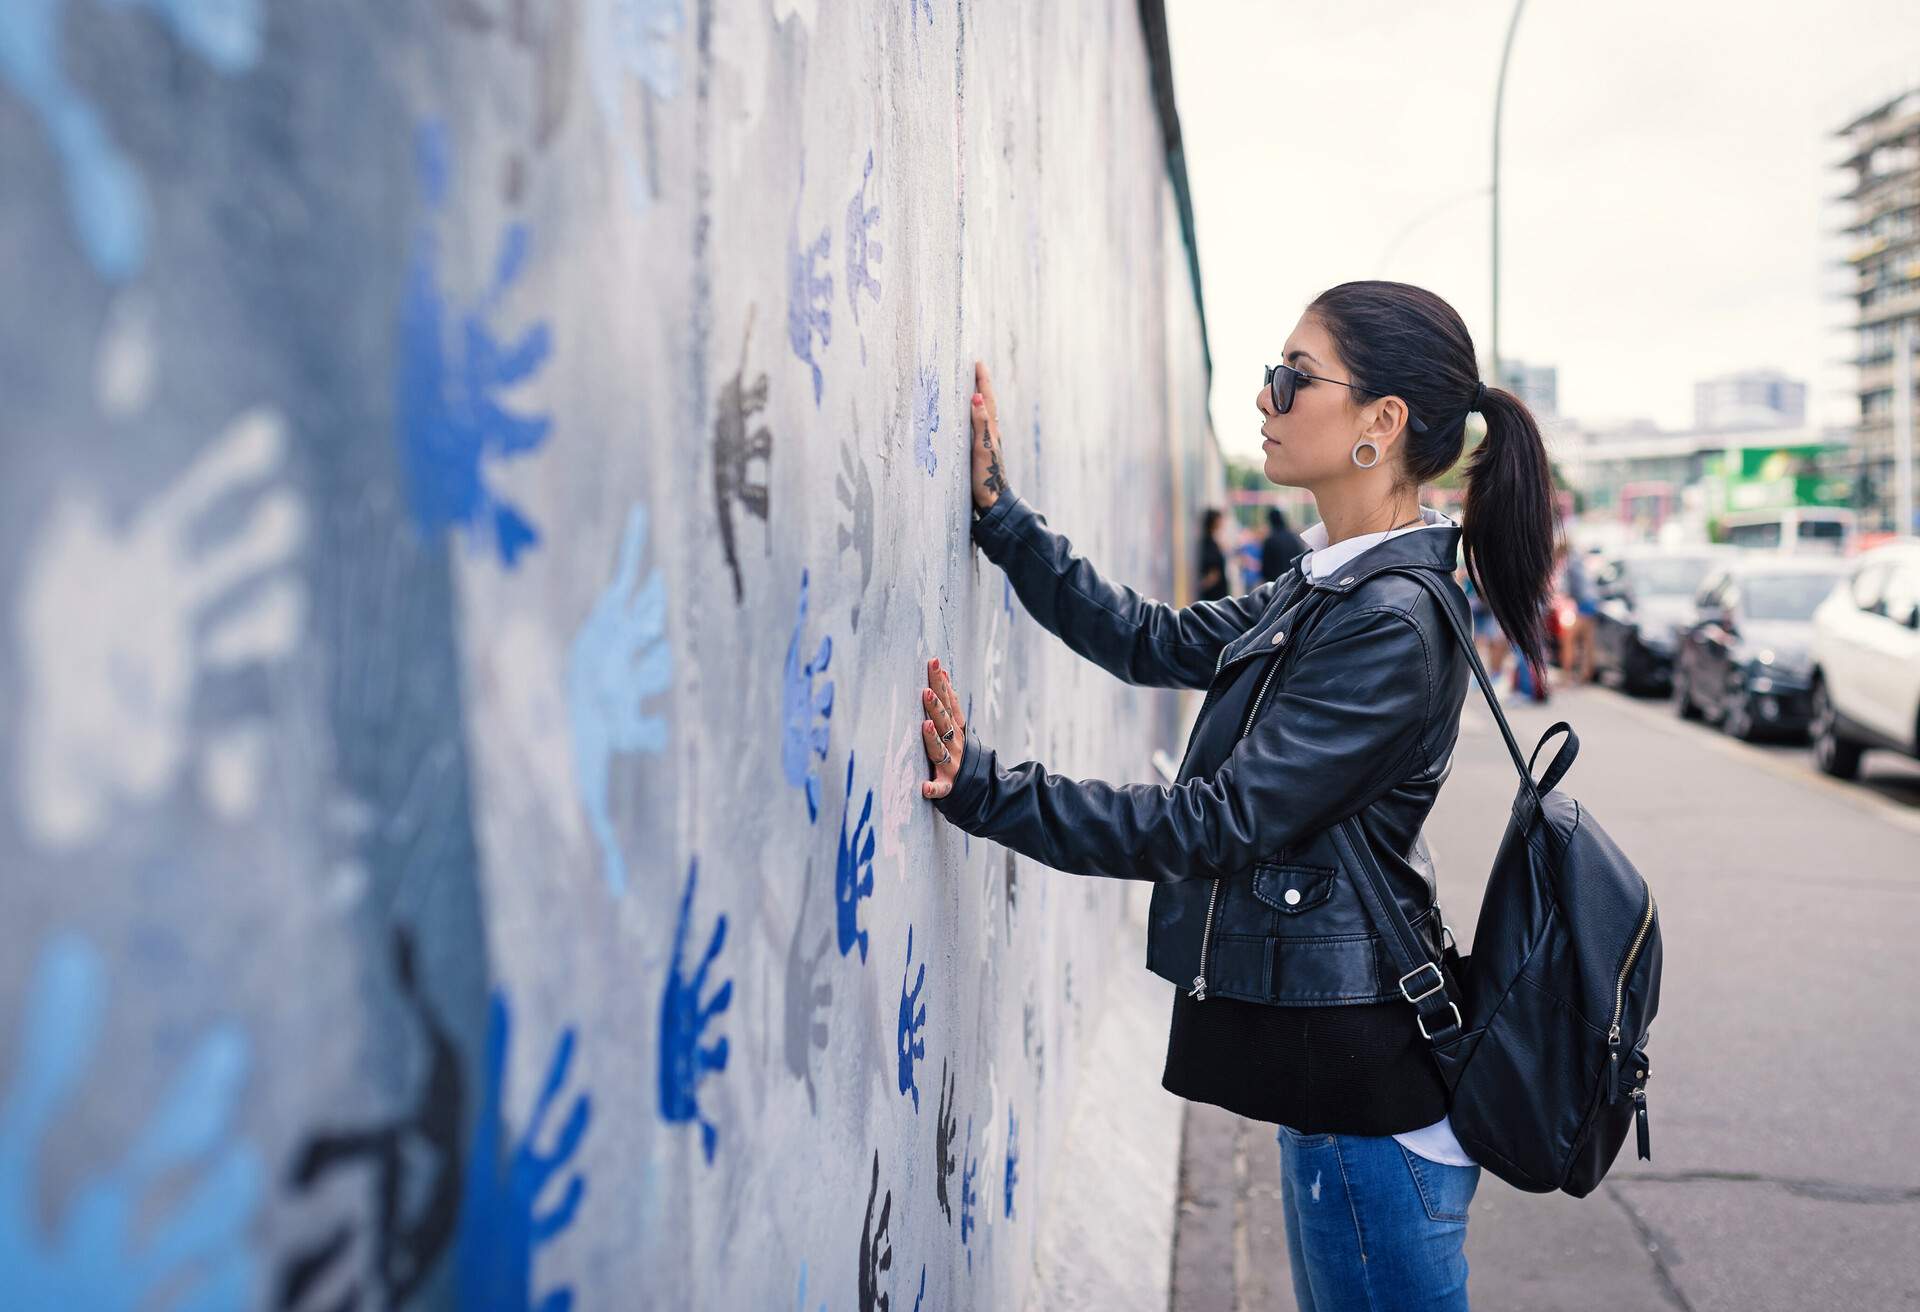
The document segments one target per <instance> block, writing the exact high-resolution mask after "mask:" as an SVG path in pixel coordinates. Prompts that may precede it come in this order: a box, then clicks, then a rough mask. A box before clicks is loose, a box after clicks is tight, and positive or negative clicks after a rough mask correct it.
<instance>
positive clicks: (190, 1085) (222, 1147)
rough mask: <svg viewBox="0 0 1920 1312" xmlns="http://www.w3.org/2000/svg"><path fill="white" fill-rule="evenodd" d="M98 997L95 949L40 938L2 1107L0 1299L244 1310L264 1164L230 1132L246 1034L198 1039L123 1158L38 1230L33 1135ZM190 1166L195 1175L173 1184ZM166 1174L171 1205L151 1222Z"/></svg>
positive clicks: (114, 1309) (67, 1088) (109, 1308)
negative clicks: (164, 1301) (154, 1302)
mask: <svg viewBox="0 0 1920 1312" xmlns="http://www.w3.org/2000/svg"><path fill="white" fill-rule="evenodd" d="M105 1007H106V969H105V966H104V965H103V964H102V962H101V960H100V956H99V954H98V953H96V952H95V951H94V950H93V948H92V947H91V946H89V945H88V944H87V943H86V942H85V941H84V940H82V939H79V938H77V937H72V936H66V935H63V936H60V937H57V938H55V939H53V940H52V941H51V942H49V943H48V944H47V946H46V947H45V948H44V949H43V950H42V951H41V954H40V960H39V963H38V965H37V967H36V968H35V971H34V977H33V984H32V989H31V992H30V994H29V996H28V1000H27V1012H26V1018H25V1020H24V1022H23V1024H22V1025H21V1027H20V1039H19V1045H18V1047H17V1049H16V1052H15V1063H14V1071H13V1081H12V1086H11V1089H10V1090H9V1092H8V1094H7V1096H6V1101H5V1103H4V1104H0V1307H8V1308H61V1309H65V1308H85V1309H87V1312H96V1310H97V1312H133V1309H136V1308H144V1307H146V1306H148V1305H149V1302H150V1300H151V1298H152V1297H153V1295H154V1294H155V1292H156V1291H160V1290H165V1291H168V1292H169V1293H170V1294H171V1295H172V1297H173V1303H172V1305H173V1306H179V1307H192V1308H201V1309H208V1310H209V1312H226V1310H227V1309H233V1310H234V1312H238V1309H241V1308H245V1307H251V1306H253V1305H254V1302H255V1298H256V1296H257V1294H258V1292H259V1291H258V1289H257V1287H256V1285H257V1277H258V1265H257V1263H256V1261H255V1259H254V1255H253V1253H252V1252H251V1251H250V1250H249V1248H248V1246H247V1242H246V1230H247V1226H248V1224H249V1223H250V1221H251V1219H252V1216H253V1213H254V1209H255V1208H256V1207H257V1206H258V1203H259V1199H260V1183H261V1171H260V1162H259V1159H258V1157H257V1155H256V1154H255V1152H254V1150H253V1148H252V1147H251V1146H250V1145H248V1144H246V1143H244V1142H241V1141H239V1140H238V1139H236V1138H235V1137H234V1136H233V1135H232V1134H231V1132H230V1127H231V1124H232V1121H233V1116H234V1110H235V1104H236V1103H237V1102H238V1100H239V1095H240V1089H241V1086H242V1085H243V1084H244V1083H245V1081H246V1069H247V1043H246V1040H245V1039H244V1038H243V1037H242V1036H241V1034H240V1033H239V1031H238V1030H236V1029H234V1028H232V1027H230V1026H221V1027H219V1028H216V1029H215V1030H214V1031H213V1032H211V1033H210V1034H208V1035H207V1036H206V1037H205V1038H203V1039H202V1040H201V1041H200V1042H199V1044H198V1045H197V1046H196V1047H195V1048H194V1051H193V1054H192V1055H191V1056H190V1057H189V1058H188V1059H187V1062H186V1064H185V1066H184V1067H183V1068H182V1069H181V1071H180V1073H179V1074H178V1075H177V1076H175V1077H174V1080H173V1083H172V1084H171V1085H170V1086H169V1087H168V1089H167V1091H166V1093H165V1095H164V1096H163V1097H162V1098H161V1100H160V1105H159V1108H158V1110H156V1111H155V1112H154V1113H153V1115H152V1116H150V1117H149V1118H148V1119H147V1123H146V1126H145V1128H144V1129H142V1131H141V1132H140V1136H139V1138H138V1139H137V1140H136V1141H135V1142H134V1145H133V1147H132V1149H131V1150H129V1151H128V1153H127V1155H126V1156H125V1157H124V1158H123V1159H122V1160H121V1161H120V1163H119V1164H118V1165H117V1166H115V1167H113V1168H111V1169H110V1170H108V1171H106V1172H104V1173H101V1174H98V1175H94V1176H92V1177H90V1178H87V1179H84V1180H82V1181H81V1182H80V1183H79V1185H78V1187H77V1189H76V1190H75V1192H74V1193H73V1194H72V1199H73V1201H72V1203H71V1204H70V1205H69V1207H68V1209H67V1212H66V1215H65V1217H64V1218H63V1222H62V1223H61V1224H59V1225H58V1226H56V1227H54V1228H53V1229H52V1230H51V1231H50V1232H48V1233H44V1234H43V1233H41V1231H40V1215H41V1201H40V1184H39V1181H38V1179H37V1175H38V1166H39V1162H38V1158H39V1154H40V1150H41V1145H42V1143H43V1141H44V1139H45V1137H46V1133H47V1125H48V1122H49V1121H51V1120H52V1119H53V1117H54V1115H55V1114H56V1113H57V1112H58V1110H59V1109H60V1106H61V1104H62V1103H64V1102H66V1101H67V1100H68V1099H69V1098H70V1096H71V1095H72V1094H73V1092H74V1086H75V1085H76V1084H77V1083H78V1082H79V1080H80V1077H81V1075H82V1073H83V1071H84V1069H85V1067H86V1065H87V1063H88V1060H89V1059H90V1057H91V1056H92V1053H93V1049H94V1047H95V1045H96V1044H97V1043H98V1042H99V1040H100V1022H101V1013H102V1012H103V1011H104V1010H105ZM109 1078H111V1077H109ZM189 1168H191V1169H193V1170H194V1171H195V1172H196V1174H197V1178H196V1179H195V1180H193V1181H192V1183H191V1185H190V1187H187V1188H185V1189H181V1188H180V1187H179V1186H180V1185H181V1184H182V1183H183V1181H182V1180H181V1177H180V1172H181V1171H182V1170H184V1169H189ZM163 1184H164V1185H166V1186H167V1188H166V1189H165V1190H164V1191H162V1192H163V1193H164V1195H165V1197H166V1198H168V1199H169V1200H171V1201H170V1202H169V1204H168V1207H169V1210H168V1211H167V1213H166V1214H165V1215H163V1216H161V1217H158V1218H154V1217H152V1216H151V1215H150V1211H151V1196H152V1195H153V1194H155V1193H156V1191H160V1186H162V1185H163Z"/></svg>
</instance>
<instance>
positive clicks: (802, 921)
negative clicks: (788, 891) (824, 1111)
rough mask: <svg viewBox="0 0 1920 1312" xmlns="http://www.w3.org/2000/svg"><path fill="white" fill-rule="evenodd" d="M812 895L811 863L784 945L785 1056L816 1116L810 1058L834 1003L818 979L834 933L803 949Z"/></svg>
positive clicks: (823, 1046) (822, 1040)
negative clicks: (785, 959)
mask: <svg viewBox="0 0 1920 1312" xmlns="http://www.w3.org/2000/svg"><path fill="white" fill-rule="evenodd" d="M812 893H813V862H812V861H808V862H807V874H806V879H805V880H804V882H802V883H801V885H800V914H799V917H798V919H797V921H796V923H795V924H794V927H793V939H792V941H791V942H789V943H788V945H787V989H786V995H787V996H786V1056H787V1070H788V1071H789V1072H790V1073H791V1074H792V1075H793V1076H794V1078H795V1079H798V1080H801V1081H803V1082H805V1084H806V1086H807V1110H808V1111H809V1112H810V1113H812V1114H814V1115H816V1116H817V1115H819V1112H820V1105H819V1100H818V1098H817V1097H816V1095H815V1092H814V1087H813V1055H814V1053H816V1052H825V1051H826V1050H827V1022H826V1017H827V1014H828V1006H829V1004H831V1003H832V1002H833V984H832V982H831V981H829V980H826V979H822V978H821V977H820V963H821V962H822V961H823V960H825V959H826V955H827V950H828V948H830V947H831V946H832V945H833V930H832V928H831V927H829V928H823V929H822V930H821V931H820V937H819V938H818V939H817V940H816V941H815V943H814V946H813V949H812V951H808V950H807V949H806V947H805V943H806V929H807V899H808V897H809V896H811V894H812Z"/></svg>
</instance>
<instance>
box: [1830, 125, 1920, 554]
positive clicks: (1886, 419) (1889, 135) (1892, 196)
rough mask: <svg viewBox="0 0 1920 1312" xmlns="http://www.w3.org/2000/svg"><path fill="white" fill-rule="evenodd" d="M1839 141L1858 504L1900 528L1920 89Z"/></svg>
mask: <svg viewBox="0 0 1920 1312" xmlns="http://www.w3.org/2000/svg"><path fill="white" fill-rule="evenodd" d="M1834 135H1835V136H1837V137H1840V138H1843V139H1844V140H1845V141H1846V143H1847V157H1846V158H1845V159H1843V160H1841V161H1840V163H1839V165H1838V167H1840V168H1842V169H1845V170H1848V172H1849V173H1850V174H1851V182H1852V186H1851V187H1850V188H1849V189H1848V190H1847V191H1846V192H1844V193H1842V194H1841V195H1840V196H1839V197H1838V199H1839V200H1840V201H1842V202H1844V203H1846V204H1849V205H1850V206H1851V207H1852V216H1851V221H1850V222H1849V223H1848V224H1847V225H1846V226H1845V227H1844V228H1843V229H1841V231H1842V233H1843V234H1844V235H1845V237H1846V238H1847V240H1848V241H1849V242H1850V243H1851V244H1850V246H1849V248H1848V250H1847V253H1846V262H1847V264H1848V265H1850V266H1851V267H1852V268H1853V270H1854V274H1855V281H1854V286H1853V288H1852V290H1851V292H1850V298H1851V299H1852V300H1853V301H1854V303H1855V307H1856V308H1855V312H1854V323H1853V331H1854V354H1853V359H1852V363H1853V364H1855V365H1856V366H1858V368H1859V370H1860V373H1859V380H1858V382H1857V383H1856V385H1855V386H1856V390H1857V391H1858V393H1859V398H1860V413H1859V421H1858V428H1857V430H1856V432H1855V436H1854V453H1853V462H1852V463H1853V471H1852V473H1853V477H1854V484H1855V488H1856V502H1857V505H1858V506H1859V508H1860V509H1861V510H1863V511H1865V512H1866V513H1867V514H1868V516H1875V515H1877V516H1878V517H1879V518H1880V521H1881V525H1882V526H1883V527H1893V525H1892V521H1891V515H1892V510H1893V503H1894V496H1895V488H1896V477H1895V470H1894V448H1895V439H1894V432H1893V392H1894V386H1893V380H1894V367H1893V366H1894V359H1893V356H1894V342H1895V341H1896V340H1897V339H1898V334H1899V325H1900V323H1901V321H1902V320H1912V321H1915V322H1916V329H1917V331H1916V332H1915V337H1916V338H1917V339H1920V87H1916V88H1915V89H1913V90H1911V91H1908V92H1906V93H1905V94H1903V95H1900V96H1896V97H1895V98H1893V99H1892V100H1889V101H1887V102H1885V103H1884V104H1880V105H1876V106H1874V107H1873V108H1872V109H1870V110H1868V111H1867V112H1866V113H1864V114H1862V115H1860V116H1859V117H1858V118H1856V119H1854V120H1853V122H1851V123H1849V124H1847V125H1846V126H1845V127H1843V128H1841V129H1840V130H1839V131H1838V132H1836V133H1835V134H1834ZM1901 527H1902V528H1903V529H1904V530H1905V531H1907V532H1911V531H1913V526H1912V525H1903V526H1901Z"/></svg>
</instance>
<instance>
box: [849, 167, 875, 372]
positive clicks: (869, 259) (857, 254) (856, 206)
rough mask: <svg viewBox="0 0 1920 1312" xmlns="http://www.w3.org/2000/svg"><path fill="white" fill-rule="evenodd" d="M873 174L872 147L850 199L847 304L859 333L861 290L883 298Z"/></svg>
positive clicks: (863, 345) (863, 353) (864, 353)
mask: <svg viewBox="0 0 1920 1312" xmlns="http://www.w3.org/2000/svg"><path fill="white" fill-rule="evenodd" d="M872 177H873V151H872V150H868V151H867V168H866V172H864V173H862V174H861V175H860V190H858V191H856V192H854V193H853V199H852V200H850V201H848V202H847V245H846V262H847V306H848V308H850V309H851V310H852V311H853V326H854V329H855V331H856V333H857V332H858V330H859V327H860V293H861V292H865V293H867V295H869V296H871V297H873V299H874V300H875V301H876V302H877V301H879V299H880V280H879V279H878V278H876V277H874V276H873V268H872V266H873V265H874V264H877V263H878V262H879V260H880V243H879V242H877V241H875V240H874V239H873V236H872V232H873V229H874V228H876V227H878V226H879V223H880V207H879V206H878V205H875V206H874V207H872V208H871V209H869V208H868V207H867V183H868V182H869V181H870V180H871V179H872ZM866 362H867V341H866V338H865V337H864V336H862V337H861V338H860V363H861V364H865V363H866Z"/></svg>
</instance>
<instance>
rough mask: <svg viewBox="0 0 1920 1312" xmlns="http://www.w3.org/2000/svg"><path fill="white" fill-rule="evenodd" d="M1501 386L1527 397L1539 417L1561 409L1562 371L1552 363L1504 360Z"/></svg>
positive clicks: (1549, 415)
mask: <svg viewBox="0 0 1920 1312" xmlns="http://www.w3.org/2000/svg"><path fill="white" fill-rule="evenodd" d="M1500 386H1501V387H1503V388H1505V389H1506V390H1507V391H1509V392H1512V393H1513V394H1514V395H1515V396H1517V397H1519V398H1520V399H1521V400H1522V401H1525V402H1526V403H1527V409H1529V410H1531V411H1533V413H1534V415H1535V416H1536V417H1538V418H1541V419H1551V418H1553V417H1554V416H1555V415H1557V414H1559V413H1560V373H1559V371H1558V370H1557V369H1555V368H1554V367H1553V366H1552V365H1550V364H1527V363H1525V362H1524V361H1520V360H1502V361H1501V362H1500Z"/></svg>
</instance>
